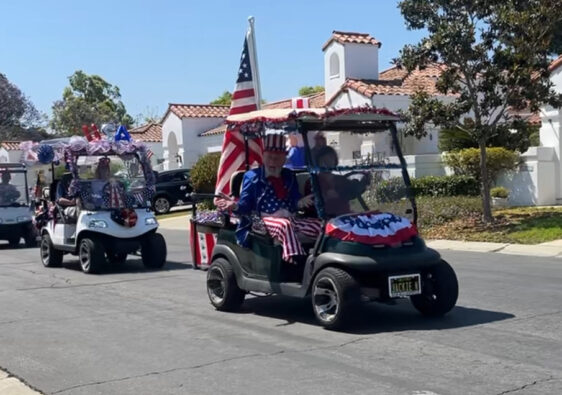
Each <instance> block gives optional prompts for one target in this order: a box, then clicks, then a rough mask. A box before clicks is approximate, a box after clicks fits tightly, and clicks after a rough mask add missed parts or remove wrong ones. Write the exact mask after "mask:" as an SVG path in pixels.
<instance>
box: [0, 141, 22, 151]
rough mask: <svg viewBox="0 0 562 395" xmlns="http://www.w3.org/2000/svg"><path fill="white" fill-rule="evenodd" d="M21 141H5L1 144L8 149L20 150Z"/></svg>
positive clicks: (0, 144)
mask: <svg viewBox="0 0 562 395" xmlns="http://www.w3.org/2000/svg"><path fill="white" fill-rule="evenodd" d="M20 144H21V141H3V142H2V143H0V146H1V147H2V148H4V149H5V150H6V151H19V149H20Z"/></svg>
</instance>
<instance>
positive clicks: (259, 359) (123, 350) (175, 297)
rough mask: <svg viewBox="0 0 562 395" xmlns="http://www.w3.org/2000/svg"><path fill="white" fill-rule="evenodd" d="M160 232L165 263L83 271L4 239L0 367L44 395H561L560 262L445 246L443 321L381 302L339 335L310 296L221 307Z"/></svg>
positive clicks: (183, 245)
mask: <svg viewBox="0 0 562 395" xmlns="http://www.w3.org/2000/svg"><path fill="white" fill-rule="evenodd" d="M163 233H164V234H165V237H166V240H167V242H168V248H169V254H168V257H169V264H168V269H167V270H165V271H146V270H144V268H143V267H142V265H141V264H140V262H139V260H138V258H135V257H132V258H131V259H130V260H129V261H128V263H127V264H126V265H125V266H124V267H121V268H120V269H118V270H114V271H111V272H107V273H104V274H102V275H97V276H94V275H85V274H83V273H81V272H80V271H79V270H78V265H77V262H76V260H74V261H73V260H71V259H68V263H66V267H64V268H59V269H46V268H43V267H42V266H41V264H40V262H39V258H38V250H37V249H23V248H21V249H17V250H10V249H8V248H7V247H4V246H1V247H0V368H2V369H5V370H8V371H9V372H11V373H12V374H14V375H16V376H18V377H20V378H22V379H23V380H25V381H26V382H27V383H28V384H29V385H31V386H32V387H34V388H36V389H38V390H40V391H43V392H44V393H47V394H207V393H212V394H264V393H268V394H298V393H300V394H316V393H319V394H332V393H333V394H342V393H345V394H354V393H361V394H416V395H422V394H426V395H429V394H441V395H443V394H508V393H509V394H512V393H515V394H538V393H540V394H557V393H562V330H561V329H562V307H561V305H562V304H561V301H562V261H561V260H556V259H544V258H532V257H524V256H509V255H502V254H478V253H459V252H455V253H454V252H446V253H444V256H445V258H446V259H447V260H448V261H450V262H451V264H452V265H453V267H454V268H455V270H456V271H457V275H458V277H459V282H460V297H459V301H458V306H457V307H456V308H455V309H454V310H453V311H452V312H451V313H450V314H449V315H448V316H446V317H445V318H443V319H439V320H428V319H425V318H423V317H421V316H420V315H418V313H417V312H416V311H415V310H414V309H413V308H412V307H411V306H410V305H409V303H408V302H407V301H404V302H400V303H398V304H397V305H395V306H386V305H376V304H375V305H369V306H368V307H365V308H364V309H363V310H362V314H361V315H360V317H358V321H357V322H356V323H355V324H354V326H353V327H352V328H351V329H350V330H349V331H348V332H346V333H336V332H329V331H326V330H323V329H322V328H320V327H318V326H317V325H316V324H315V322H314V319H313V315H312V312H311V308H310V306H309V301H301V300H291V299H285V298H279V297H269V298H251V299H248V300H247V302H246V303H245V307H244V310H243V312H241V313H237V314H228V313H221V312H216V311H215V310H214V309H213V308H212V307H211V306H210V304H209V302H208V300H207V296H206V292H205V286H204V285H205V284H204V276H205V274H204V273H203V272H200V271H195V270H191V266H190V265H189V263H188V261H189V255H188V250H187V233H186V232H185V231H180V230H165V231H163Z"/></svg>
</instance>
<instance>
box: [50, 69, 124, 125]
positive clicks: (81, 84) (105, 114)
mask: <svg viewBox="0 0 562 395" xmlns="http://www.w3.org/2000/svg"><path fill="white" fill-rule="evenodd" d="M68 80H69V82H70V86H67V87H66V88H64V91H63V93H62V100H58V101H56V102H55V103H54V104H53V119H52V121H51V126H52V128H53V129H54V130H55V131H57V132H58V133H60V134H66V135H71V134H76V133H81V132H80V128H81V127H82V125H90V124H92V123H95V124H97V125H99V124H102V123H105V122H114V123H118V124H123V125H125V126H126V127H130V126H131V125H132V124H133V118H132V117H131V116H130V115H129V114H127V110H126V109H125V105H124V104H123V102H122V101H121V93H120V92H119V88H118V87H117V86H115V85H112V84H110V83H108V82H107V81H105V80H104V79H103V78H102V77H100V76H99V75H88V74H86V73H84V72H83V71H81V70H78V71H76V72H75V73H74V74H73V75H71V76H70V77H69V78H68Z"/></svg>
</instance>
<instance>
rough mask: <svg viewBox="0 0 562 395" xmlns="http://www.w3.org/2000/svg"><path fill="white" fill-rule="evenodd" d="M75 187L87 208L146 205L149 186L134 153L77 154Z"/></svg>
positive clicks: (148, 204)
mask: <svg viewBox="0 0 562 395" xmlns="http://www.w3.org/2000/svg"><path fill="white" fill-rule="evenodd" d="M76 168H77V175H78V191H79V195H80V197H81V199H82V204H83V205H84V207H85V208H86V209H88V210H103V209H117V208H145V207H149V206H150V195H151V193H150V190H149V189H148V188H147V183H146V179H145V175H144V171H143V168H142V166H141V164H140V162H139V159H138V157H137V155H135V154H128V155H120V156H118V155H100V156H95V155H94V156H78V157H77V158H76Z"/></svg>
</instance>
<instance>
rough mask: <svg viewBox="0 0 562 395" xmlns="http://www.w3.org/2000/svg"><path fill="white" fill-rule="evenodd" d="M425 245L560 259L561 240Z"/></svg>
mask: <svg viewBox="0 0 562 395" xmlns="http://www.w3.org/2000/svg"><path fill="white" fill-rule="evenodd" d="M426 243H427V245H428V247H431V248H434V249H436V250H452V251H471V252H496V253H499V254H509V255H527V256H536V257H545V258H552V257H560V258H562V240H555V241H550V242H547V243H541V244H508V243H485V242H475V241H458V240H427V241H426Z"/></svg>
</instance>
